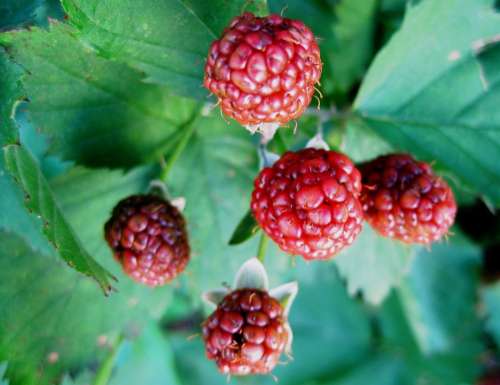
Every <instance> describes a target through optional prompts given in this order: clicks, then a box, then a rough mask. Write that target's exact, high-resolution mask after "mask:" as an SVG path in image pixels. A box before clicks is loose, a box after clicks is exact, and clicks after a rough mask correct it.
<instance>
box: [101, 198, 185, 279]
mask: <svg viewBox="0 0 500 385" xmlns="http://www.w3.org/2000/svg"><path fill="white" fill-rule="evenodd" d="M185 227H186V226H185V221H184V218H183V217H182V214H181V213H180V212H179V211H178V210H177V208H175V207H174V206H172V205H171V204H170V203H169V202H167V201H166V200H164V199H162V198H160V197H158V196H155V195H133V196H130V197H128V198H126V199H124V200H122V201H120V202H119V203H118V205H117V206H116V207H115V208H114V209H113V213H112V216H111V218H110V219H109V220H108V222H107V223H106V225H105V226H104V234H105V238H106V241H107V242H108V244H109V246H110V247H111V249H112V251H113V255H114V257H115V259H116V260H117V261H118V262H120V264H121V265H122V267H123V270H124V271H125V273H126V274H127V275H128V276H130V277H132V278H133V279H134V280H135V281H137V282H141V283H143V284H146V285H148V286H159V285H163V284H165V283H167V282H169V281H170V280H172V279H173V278H175V277H176V276H177V275H178V274H179V273H181V272H182V271H183V270H184V269H185V267H186V265H187V263H188V262H189V244H188V237H187V233H186V228H185Z"/></svg>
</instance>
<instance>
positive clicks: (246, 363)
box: [202, 289, 290, 375]
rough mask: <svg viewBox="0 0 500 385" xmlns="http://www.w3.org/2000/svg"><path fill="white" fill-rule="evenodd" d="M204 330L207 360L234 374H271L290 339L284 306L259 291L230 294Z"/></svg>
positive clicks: (208, 320) (251, 290) (206, 322)
mask: <svg viewBox="0 0 500 385" xmlns="http://www.w3.org/2000/svg"><path fill="white" fill-rule="evenodd" d="M202 329H203V340H204V342H205V351H206V354H207V357H208V358H209V359H210V360H214V361H215V363H216V364H217V367H218V368H219V370H220V371H221V372H222V373H224V374H232V375H248V374H266V373H269V372H270V371H271V370H273V368H274V367H275V366H276V364H277V363H278V361H279V359H280V356H281V354H282V353H283V352H284V351H285V348H286V346H287V343H288V341H289V337H290V335H289V331H288V330H289V328H288V324H287V320H286V317H285V315H284V311H283V308H282V306H281V305H280V303H279V302H278V301H277V300H276V299H274V298H272V297H271V296H269V294H268V293H267V292H266V291H263V290H259V289H238V290H235V291H233V292H231V293H229V294H228V295H227V296H226V297H224V299H223V300H222V302H221V303H219V304H218V306H217V309H216V310H215V311H214V312H213V313H212V314H211V315H210V316H209V317H208V318H207V319H206V320H205V321H204V322H203V325H202Z"/></svg>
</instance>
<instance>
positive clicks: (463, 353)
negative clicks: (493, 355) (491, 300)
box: [377, 261, 481, 385]
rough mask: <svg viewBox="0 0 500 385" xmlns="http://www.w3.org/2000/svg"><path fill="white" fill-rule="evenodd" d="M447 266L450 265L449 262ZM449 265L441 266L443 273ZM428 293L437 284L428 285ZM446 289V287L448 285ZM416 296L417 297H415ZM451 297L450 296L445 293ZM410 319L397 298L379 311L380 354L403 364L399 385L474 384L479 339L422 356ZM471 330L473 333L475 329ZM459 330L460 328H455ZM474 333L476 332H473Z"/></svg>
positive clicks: (459, 340)
mask: <svg viewBox="0 0 500 385" xmlns="http://www.w3.org/2000/svg"><path fill="white" fill-rule="evenodd" d="M448 264H449V261H448ZM448 264H444V265H443V267H442V268H443V269H446V266H447V265H448ZM429 284H430V285H429V286H428V288H427V289H428V290H431V289H432V285H434V284H436V282H435V281H434V282H432V283H431V282H429ZM448 287H449V285H448ZM417 296H418V294H417ZM447 296H448V297H450V293H449V292H448V293H447ZM444 309H445V308H444V307H441V308H440V309H439V310H438V313H436V318H440V317H441V316H442V313H446V312H445V311H443V310H444ZM468 309H469V315H468V316H467V320H469V319H471V318H473V316H474V313H473V312H471V311H470V307H469V308H468ZM409 316H410V315H409V314H408V313H406V312H405V310H404V307H403V305H402V303H401V302H400V300H399V296H398V295H396V293H393V295H391V296H390V297H389V298H388V300H387V301H386V302H384V305H383V307H382V308H381V311H380V312H379V314H378V315H377V325H378V326H379V328H380V330H379V332H380V334H381V337H382V338H381V339H380V344H381V347H380V348H381V350H382V351H383V352H386V353H389V354H390V355H391V356H392V358H393V360H397V361H399V362H401V364H402V372H403V373H402V375H403V377H402V378H401V382H397V383H398V385H399V384H400V383H402V384H405V385H406V384H408V385H410V384H411V385H416V384H429V385H456V384H473V383H475V381H476V379H477V378H478V375H479V370H478V365H477V363H478V362H477V357H478V355H479V353H480V351H481V350H480V339H479V336H478V335H475V336H474V339H473V340H471V339H468V337H470V336H471V335H472V334H473V333H470V335H469V334H468V333H466V334H467V335H463V336H459V337H458V338H457V340H456V343H455V344H454V345H453V346H451V347H450V348H449V349H447V350H446V351H440V352H429V353H423V352H422V351H421V350H420V348H419V345H418V344H417V343H416V341H415V339H414V332H413V331H412V328H411V326H410V325H409V324H408V317H409ZM468 326H473V328H474V331H475V330H477V329H476V326H477V325H470V324H468ZM458 327H460V326H458ZM474 333H475V332H474Z"/></svg>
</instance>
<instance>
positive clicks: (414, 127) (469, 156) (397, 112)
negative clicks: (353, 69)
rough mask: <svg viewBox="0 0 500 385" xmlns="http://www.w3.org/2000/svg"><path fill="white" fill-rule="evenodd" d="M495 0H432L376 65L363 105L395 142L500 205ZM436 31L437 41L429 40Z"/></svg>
mask: <svg viewBox="0 0 500 385" xmlns="http://www.w3.org/2000/svg"><path fill="white" fill-rule="evenodd" d="M499 18H500V16H499V14H498V13H496V11H495V9H494V7H493V0H450V1H440V0H428V1H424V2H422V3H420V4H418V5H416V6H413V7H411V8H410V9H409V11H408V12H407V15H406V17H405V20H404V23H403V25H402V28H401V30H400V31H399V32H398V33H397V34H396V35H394V37H393V38H392V39H391V41H390V42H389V44H388V45H387V46H386V47H385V48H384V49H383V50H382V51H381V52H380V53H379V55H378V56H377V58H376V59H375V61H374V63H373V65H372V66H371V68H370V70H369V72H368V74H367V76H366V78H365V81H364V83H363V85H362V88H361V90H360V92H359V95H358V96H357V98H356V102H355V108H356V110H357V112H358V113H359V114H360V115H361V116H362V118H363V119H364V120H365V122H366V123H367V124H368V125H370V126H371V127H372V128H374V129H375V130H376V132H377V133H378V134H380V135H381V136H383V137H384V138H385V139H387V140H388V141H389V142H390V143H391V144H392V145H393V146H394V147H396V148H398V149H402V150H407V151H410V152H412V153H413V154H414V155H416V156H417V157H419V158H421V159H424V160H427V161H435V162H436V164H437V165H438V166H439V167H445V168H447V169H448V170H450V171H451V172H453V173H454V174H455V175H456V176H458V177H459V179H460V180H461V181H463V183H465V184H466V185H468V186H472V187H473V188H474V189H475V190H476V191H477V193H478V194H480V195H482V196H484V197H486V198H488V199H489V200H491V201H493V202H494V203H495V204H500V156H499V154H500V110H499V109H498V103H499V100H500V88H499V87H498V84H500V82H499V81H500V67H499V66H498V60H499V58H500V45H499V44H495V43H493V41H496V40H498V35H499V34H500V23H499ZM430 36H432V39H430V38H429V37H430Z"/></svg>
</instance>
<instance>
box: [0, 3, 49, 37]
mask: <svg viewBox="0 0 500 385" xmlns="http://www.w3.org/2000/svg"><path fill="white" fill-rule="evenodd" d="M43 1H44V0H2V4H0V31H2V30H7V29H11V28H15V27H19V26H23V25H26V24H30V23H32V22H33V21H34V20H35V18H36V14H35V12H36V10H37V8H38V7H40V6H41V5H42V3H43Z"/></svg>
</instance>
